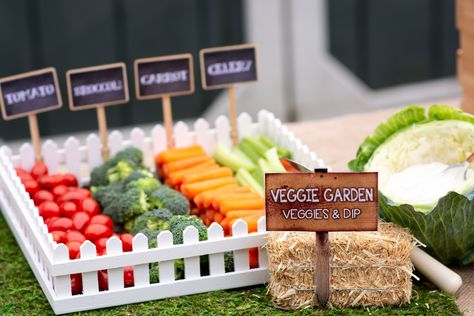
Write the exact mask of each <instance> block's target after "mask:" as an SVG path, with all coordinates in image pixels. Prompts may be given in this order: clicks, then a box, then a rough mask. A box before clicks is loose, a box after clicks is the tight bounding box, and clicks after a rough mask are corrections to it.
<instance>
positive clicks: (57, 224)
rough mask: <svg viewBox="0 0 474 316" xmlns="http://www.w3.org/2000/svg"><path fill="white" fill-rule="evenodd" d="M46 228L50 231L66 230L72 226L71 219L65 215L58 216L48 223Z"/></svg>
mask: <svg viewBox="0 0 474 316" xmlns="http://www.w3.org/2000/svg"><path fill="white" fill-rule="evenodd" d="M48 228H49V230H50V231H53V230H62V231H68V230H70V229H72V228H73V225H72V220H71V219H70V218H67V217H60V218H58V219H56V220H54V221H52V222H50V223H49V225H48Z"/></svg>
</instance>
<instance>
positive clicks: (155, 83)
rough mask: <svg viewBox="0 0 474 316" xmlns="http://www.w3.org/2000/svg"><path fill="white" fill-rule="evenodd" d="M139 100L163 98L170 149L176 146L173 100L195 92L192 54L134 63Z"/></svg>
mask: <svg viewBox="0 0 474 316" xmlns="http://www.w3.org/2000/svg"><path fill="white" fill-rule="evenodd" d="M135 91H136V95H137V99H139V100H150V99H157V98H161V99H162V102H163V121H164V125H165V130H166V141H167V146H168V148H170V147H173V146H174V141H173V114H172V110H171V97H172V96H178V95H186V94H192V93H194V67H193V56H192V55H191V54H179V55H170V56H162V57H152V58H141V59H137V60H135Z"/></svg>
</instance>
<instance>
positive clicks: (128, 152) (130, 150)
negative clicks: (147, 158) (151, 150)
mask: <svg viewBox="0 0 474 316" xmlns="http://www.w3.org/2000/svg"><path fill="white" fill-rule="evenodd" d="M114 158H115V159H117V160H128V161H131V162H133V163H134V164H135V165H137V166H139V165H142V164H143V152H142V151H141V150H139V149H138V148H135V147H132V146H130V147H127V148H125V149H122V150H121V151H119V152H117V153H116V154H115V156H114Z"/></svg>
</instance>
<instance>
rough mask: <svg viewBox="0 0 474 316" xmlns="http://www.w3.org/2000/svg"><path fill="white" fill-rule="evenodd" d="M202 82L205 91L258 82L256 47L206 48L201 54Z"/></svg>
mask: <svg viewBox="0 0 474 316" xmlns="http://www.w3.org/2000/svg"><path fill="white" fill-rule="evenodd" d="M200 59H201V81H202V86H203V88H204V89H206V90H208V89H217V88H223V87H227V86H228V85H231V84H235V83H243V82H251V81H256V80H257V77H258V76H257V53H256V47H255V46H254V45H235V46H225V47H216V48H206V49H203V50H201V52H200Z"/></svg>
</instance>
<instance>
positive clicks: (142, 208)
mask: <svg viewBox="0 0 474 316" xmlns="http://www.w3.org/2000/svg"><path fill="white" fill-rule="evenodd" d="M148 209H149V205H148V202H147V197H146V194H145V192H144V191H143V190H139V189H131V190H129V191H127V192H125V193H123V194H121V195H120V196H119V197H118V198H117V199H115V200H113V201H111V203H109V204H106V205H105V207H104V214H105V215H108V216H110V217H111V218H112V220H113V221H114V223H124V222H126V221H127V220H129V219H131V218H133V217H134V216H136V215H139V214H142V213H144V212H146V211H147V210H148Z"/></svg>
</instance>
